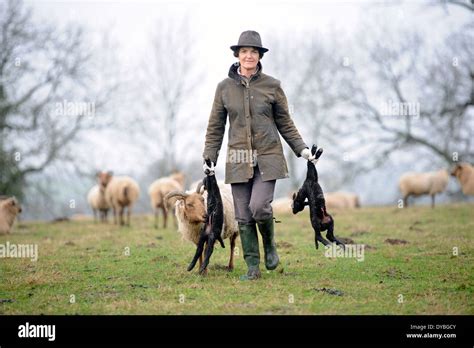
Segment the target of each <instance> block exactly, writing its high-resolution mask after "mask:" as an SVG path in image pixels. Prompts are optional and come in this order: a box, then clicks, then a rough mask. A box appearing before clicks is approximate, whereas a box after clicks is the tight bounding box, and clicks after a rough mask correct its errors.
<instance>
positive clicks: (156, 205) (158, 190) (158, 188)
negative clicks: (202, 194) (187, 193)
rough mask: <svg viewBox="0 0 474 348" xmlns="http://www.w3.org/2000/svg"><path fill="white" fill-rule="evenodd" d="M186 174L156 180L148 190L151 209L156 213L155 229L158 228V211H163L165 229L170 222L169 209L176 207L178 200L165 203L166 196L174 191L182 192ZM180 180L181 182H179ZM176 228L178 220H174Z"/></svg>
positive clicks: (176, 174)
mask: <svg viewBox="0 0 474 348" xmlns="http://www.w3.org/2000/svg"><path fill="white" fill-rule="evenodd" d="M183 178H184V174H182V173H175V174H172V175H170V176H168V177H165V178H161V179H157V180H155V181H154V182H153V183H152V184H151V185H150V187H149V188H148V195H149V196H150V204H151V208H152V209H153V211H154V213H155V228H158V211H159V210H160V209H161V211H162V213H163V228H166V226H167V221H168V209H172V208H173V207H174V203H175V202H176V200H172V201H169V202H166V201H165V196H166V195H167V194H168V193H170V192H172V191H182V190H183V189H184V186H183V185H182V182H183V180H182V179H183ZM178 180H179V181H178ZM174 223H175V227H176V218H175V219H174Z"/></svg>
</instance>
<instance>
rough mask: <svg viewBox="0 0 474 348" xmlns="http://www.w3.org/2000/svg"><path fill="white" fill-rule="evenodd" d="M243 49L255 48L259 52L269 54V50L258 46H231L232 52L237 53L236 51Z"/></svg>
mask: <svg viewBox="0 0 474 348" xmlns="http://www.w3.org/2000/svg"><path fill="white" fill-rule="evenodd" d="M241 47H254V48H256V49H257V50H259V51H262V52H263V53H265V52H268V48H265V47H258V46H252V45H234V46H230V49H231V50H232V51H236V50H238V49H239V48H241Z"/></svg>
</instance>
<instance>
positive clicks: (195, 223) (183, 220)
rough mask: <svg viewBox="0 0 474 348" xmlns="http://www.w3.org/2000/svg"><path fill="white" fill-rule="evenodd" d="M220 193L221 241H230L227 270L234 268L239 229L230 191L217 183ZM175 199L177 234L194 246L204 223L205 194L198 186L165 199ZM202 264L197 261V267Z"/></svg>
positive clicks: (172, 194) (174, 193)
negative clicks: (222, 209) (221, 205)
mask: <svg viewBox="0 0 474 348" xmlns="http://www.w3.org/2000/svg"><path fill="white" fill-rule="evenodd" d="M218 186H219V190H220V193H221V198H222V204H223V206H224V224H223V228H222V233H221V236H222V239H227V238H228V239H230V259H229V265H228V269H229V270H232V269H233V268H234V249H235V242H236V239H237V237H238V235H239V227H238V224H237V221H236V220H235V212H234V202H233V198H232V191H231V189H230V187H229V185H226V184H224V183H223V182H219V183H218ZM170 198H176V199H177V201H176V203H175V214H176V218H177V220H178V232H179V233H181V237H182V239H184V240H187V241H190V242H192V243H194V244H195V245H197V244H198V242H199V236H200V232H201V227H202V226H203V224H204V222H205V221H206V209H207V192H206V191H204V192H203V191H202V189H201V187H200V186H198V187H197V188H196V189H195V190H191V191H186V192H183V191H175V192H171V193H169V194H168V195H167V197H166V199H170ZM201 264H202V257H201V258H200V259H199V266H201Z"/></svg>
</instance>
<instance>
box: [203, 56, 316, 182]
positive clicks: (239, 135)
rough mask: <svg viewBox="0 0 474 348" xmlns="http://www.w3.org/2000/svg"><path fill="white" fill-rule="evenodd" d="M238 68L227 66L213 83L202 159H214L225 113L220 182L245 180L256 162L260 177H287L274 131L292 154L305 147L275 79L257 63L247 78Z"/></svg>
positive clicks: (267, 178)
mask: <svg viewBox="0 0 474 348" xmlns="http://www.w3.org/2000/svg"><path fill="white" fill-rule="evenodd" d="M238 67H239V63H235V64H233V65H232V66H231V67H230V69H229V77H228V78H226V79H225V80H223V81H221V82H220V83H219V84H218V85H217V89H216V94H215V98H214V103H213V105H212V111H211V115H210V117H209V122H208V126H207V133H206V141H205V146H204V153H203V157H204V159H210V160H211V161H213V162H217V158H218V156H219V150H220V148H221V145H222V139H223V137H224V132H225V125H226V121H227V116H228V117H229V122H230V126H229V138H228V146H227V156H226V166H225V182H226V184H233V183H241V182H247V181H248V180H249V179H250V178H252V177H253V170H254V167H255V164H256V163H258V168H259V170H260V172H261V176H262V179H263V181H267V180H275V179H282V178H287V177H288V167H287V164H286V160H285V156H284V155H283V147H282V144H281V141H280V136H279V134H281V136H282V137H283V139H285V141H286V142H287V143H288V145H289V146H290V147H291V149H292V150H293V152H294V153H295V154H296V156H297V157H299V156H300V152H301V151H302V150H303V149H304V148H305V147H307V146H306V144H305V142H304V141H303V139H302V138H301V136H300V134H299V132H298V130H297V129H296V127H295V125H294V123H293V120H292V119H291V117H290V113H289V111H288V102H287V100H286V96H285V93H284V92H283V89H282V88H281V85H280V81H279V80H277V79H275V78H273V77H271V76H268V75H266V74H264V73H262V65H261V63H260V62H259V63H258V68H259V69H258V72H257V73H256V74H254V75H252V76H251V77H250V79H246V78H243V77H242V76H240V75H239V74H238V72H237V69H238Z"/></svg>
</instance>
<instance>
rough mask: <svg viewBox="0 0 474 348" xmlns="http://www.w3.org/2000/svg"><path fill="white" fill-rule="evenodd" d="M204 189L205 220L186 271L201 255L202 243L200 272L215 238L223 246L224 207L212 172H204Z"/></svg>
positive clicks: (203, 272) (210, 253) (204, 266)
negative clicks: (205, 197)
mask: <svg viewBox="0 0 474 348" xmlns="http://www.w3.org/2000/svg"><path fill="white" fill-rule="evenodd" d="M206 163H207V165H208V166H211V163H210V161H208V160H206ZM203 184H204V189H205V190H207V215H206V222H205V223H204V225H203V227H202V229H201V234H200V237H199V242H198V245H197V248H196V254H195V255H194V258H193V260H192V261H191V263H190V264H189V267H188V271H191V270H192V269H193V268H194V266H195V265H196V262H197V260H198V259H199V257H200V256H201V254H202V253H203V250H204V243H206V251H205V256H204V262H203V263H202V265H201V268H200V269H199V273H200V274H205V273H206V271H207V266H208V265H209V260H210V258H211V255H212V252H213V251H214V244H215V243H216V240H217V241H219V243H220V244H221V246H222V247H223V248H225V245H224V241H223V240H222V236H221V233H222V227H223V224H224V207H223V205H222V198H221V193H220V191H219V186H217V180H216V176H215V174H214V172H208V173H206V177H205V178H204V179H203Z"/></svg>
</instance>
